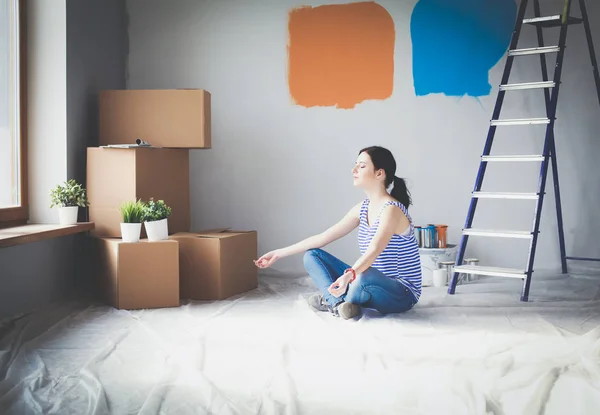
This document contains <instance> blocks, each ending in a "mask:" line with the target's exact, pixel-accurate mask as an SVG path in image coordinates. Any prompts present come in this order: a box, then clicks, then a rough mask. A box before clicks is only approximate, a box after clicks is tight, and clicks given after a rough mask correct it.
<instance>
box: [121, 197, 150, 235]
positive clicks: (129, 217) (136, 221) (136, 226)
mask: <svg viewBox="0 0 600 415" xmlns="http://www.w3.org/2000/svg"><path fill="white" fill-rule="evenodd" d="M144 207H145V204H144V202H142V201H141V200H136V201H133V202H132V201H127V202H125V203H123V204H122V205H121V208H120V209H121V216H122V217H123V222H121V239H122V240H123V242H139V241H140V235H141V233H142V221H143V220H144Z"/></svg>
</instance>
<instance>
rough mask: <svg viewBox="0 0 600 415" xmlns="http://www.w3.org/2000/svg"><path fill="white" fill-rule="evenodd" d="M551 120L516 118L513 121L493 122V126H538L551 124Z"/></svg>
mask: <svg viewBox="0 0 600 415" xmlns="http://www.w3.org/2000/svg"><path fill="white" fill-rule="evenodd" d="M549 123H550V119H548V118H515V119H512V120H508V119H507V120H492V121H491V123H490V124H491V125H494V126H499V125H537V124H549Z"/></svg>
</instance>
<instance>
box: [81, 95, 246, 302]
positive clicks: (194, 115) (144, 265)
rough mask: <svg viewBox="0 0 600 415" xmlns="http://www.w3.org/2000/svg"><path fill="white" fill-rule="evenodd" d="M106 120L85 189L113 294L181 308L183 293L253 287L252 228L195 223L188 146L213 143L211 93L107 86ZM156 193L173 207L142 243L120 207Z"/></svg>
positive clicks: (103, 273)
mask: <svg viewBox="0 0 600 415" xmlns="http://www.w3.org/2000/svg"><path fill="white" fill-rule="evenodd" d="M99 120H100V130H99V139H100V147H89V148H88V149H87V183H86V187H87V192H88V198H89V201H90V207H89V218H90V221H92V222H94V223H95V229H94V230H93V232H92V235H93V236H94V243H95V247H96V250H97V253H98V255H97V259H98V264H97V266H96V267H95V268H96V271H97V273H96V275H97V277H98V282H99V289H100V290H101V291H102V296H103V297H104V298H105V299H106V301H107V302H108V303H109V304H111V305H112V306H114V307H116V308H123V309H137V308H157V307H174V306H178V305H179V303H180V299H192V300H220V299H224V298H227V297H230V296H232V295H236V294H240V293H242V292H245V291H248V290H251V289H253V288H255V287H256V286H257V269H256V267H255V266H254V264H253V262H252V260H253V259H255V258H256V257H257V234H256V232H255V231H229V230H225V229H217V230H212V231H205V232H192V231H191V229H190V225H191V215H190V178H189V171H190V170H189V164H190V163H189V151H190V150H191V149H210V148H211V146H212V143H211V95H210V93H209V92H208V91H205V90H202V89H177V90H109V91H102V92H101V94H100V98H99ZM136 140H137V142H142V144H144V143H148V144H149V145H150V147H147V146H143V145H142V146H138V145H136ZM107 146H108V147H107ZM129 146H131V147H129ZM150 198H154V199H155V200H160V199H162V200H164V201H165V203H166V204H167V205H169V206H170V207H171V209H172V213H171V216H170V217H169V218H168V226H169V234H170V235H169V239H168V240H164V241H151V242H149V241H148V240H147V239H146V234H145V232H144V230H143V229H144V227H142V239H141V240H140V242H139V243H125V242H122V241H121V230H120V223H121V222H122V218H121V212H120V209H119V208H120V206H121V205H122V204H123V202H125V201H134V200H138V199H141V200H144V201H148V200H149V199H150Z"/></svg>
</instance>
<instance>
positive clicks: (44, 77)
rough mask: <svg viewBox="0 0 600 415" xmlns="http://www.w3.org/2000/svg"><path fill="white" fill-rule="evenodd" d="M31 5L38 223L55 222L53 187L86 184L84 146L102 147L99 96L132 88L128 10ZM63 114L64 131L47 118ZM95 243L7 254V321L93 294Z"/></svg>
mask: <svg viewBox="0 0 600 415" xmlns="http://www.w3.org/2000/svg"><path fill="white" fill-rule="evenodd" d="M29 3H30V4H31V7H32V10H31V12H30V28H29V33H30V39H31V40H32V42H33V44H32V45H31V46H30V56H31V57H32V58H33V59H31V61H32V62H33V63H32V66H31V68H30V74H29V77H30V79H31V82H30V85H31V88H30V94H32V93H33V94H34V96H31V95H30V100H29V103H30V106H31V107H33V108H30V114H32V115H33V117H30V118H32V119H30V123H34V124H35V125H33V126H32V133H31V135H30V137H31V140H32V145H31V146H30V148H29V151H30V159H31V160H37V164H36V165H31V166H30V168H31V169H32V172H31V173H32V177H33V179H32V180H34V181H35V183H33V185H32V186H31V188H32V189H31V192H32V193H35V197H32V203H33V204H34V206H32V210H33V212H34V214H33V215H32V219H33V220H34V221H37V222H46V223H56V222H57V220H58V217H57V216H56V215H57V214H56V212H55V211H53V210H51V209H50V208H49V207H48V203H47V200H46V198H47V196H46V195H47V193H48V191H49V188H50V187H51V186H53V185H54V184H55V183H56V182H57V181H59V180H66V179H67V176H68V178H71V177H74V178H76V179H78V180H80V181H82V182H84V183H85V148H86V147H87V146H90V145H97V125H98V121H97V105H96V99H97V95H98V91H99V90H101V89H103V88H123V87H124V86H125V74H126V69H125V56H126V53H127V35H126V32H127V26H126V25H127V23H126V15H125V6H124V1H123V0H67V1H66V4H65V3H63V4H62V9H61V8H60V7H59V6H60V4H58V3H55V2H52V5H50V6H48V4H46V3H47V2H46V1H45V0H37V1H30V2H29ZM46 23H48V24H46ZM50 65H52V66H51V67H50ZM50 69H52V70H50ZM53 95H54V99H52V96H53ZM56 114H58V115H59V116H58V118H59V119H60V118H61V117H64V124H62V126H60V127H59V128H56V120H53V119H49V118H48V117H51V116H53V115H54V116H56ZM52 126H54V127H55V128H54V129H53V128H52ZM49 131H50V132H51V133H49ZM89 242H90V241H89V239H87V238H86V237H85V235H75V236H69V237H63V238H57V239H51V240H46V241H40V242H36V243H31V244H26V245H20V246H15V247H10V248H4V249H0V287H1V289H0V316H3V315H9V314H15V313H19V312H23V311H27V310H29V309H31V308H34V307H37V306H40V305H42V304H43V303H46V302H49V301H57V300H60V299H63V298H65V297H68V296H75V295H76V296H77V297H78V298H81V296H88V295H93V293H90V292H89V284H88V283H89V264H90V262H89V255H90V250H89V249H88V248H89Z"/></svg>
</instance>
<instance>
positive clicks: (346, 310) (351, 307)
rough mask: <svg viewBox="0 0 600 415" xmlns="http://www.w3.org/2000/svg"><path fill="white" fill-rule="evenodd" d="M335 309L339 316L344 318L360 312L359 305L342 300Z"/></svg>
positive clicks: (346, 318)
mask: <svg viewBox="0 0 600 415" xmlns="http://www.w3.org/2000/svg"><path fill="white" fill-rule="evenodd" d="M337 311H338V314H339V315H340V317H342V318H343V319H344V320H348V319H351V318H353V317H356V316H358V315H359V314H360V306H359V305H357V304H352V303H346V302H343V303H342V304H340V305H338V306H337Z"/></svg>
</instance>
